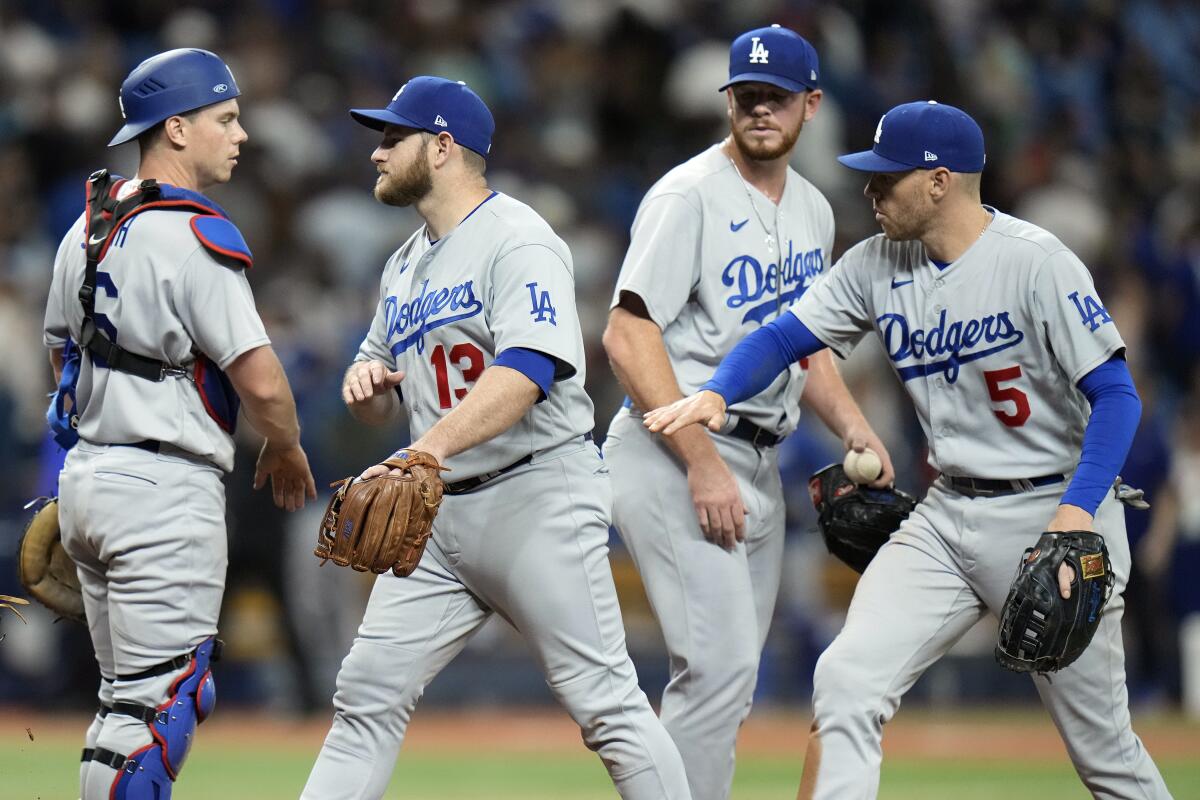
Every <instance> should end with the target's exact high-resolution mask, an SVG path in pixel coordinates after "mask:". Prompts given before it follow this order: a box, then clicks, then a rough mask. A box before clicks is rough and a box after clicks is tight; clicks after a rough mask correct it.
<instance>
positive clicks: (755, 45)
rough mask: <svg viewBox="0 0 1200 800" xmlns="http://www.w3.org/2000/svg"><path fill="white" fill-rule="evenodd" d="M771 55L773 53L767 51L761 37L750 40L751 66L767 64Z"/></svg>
mask: <svg viewBox="0 0 1200 800" xmlns="http://www.w3.org/2000/svg"><path fill="white" fill-rule="evenodd" d="M769 55H771V51H770V50H768V49H767V47H766V45H764V44H763V43H762V42H761V41H759V37H757V36H754V37H752V38H751V39H750V63H751V64H766V63H767V56H769Z"/></svg>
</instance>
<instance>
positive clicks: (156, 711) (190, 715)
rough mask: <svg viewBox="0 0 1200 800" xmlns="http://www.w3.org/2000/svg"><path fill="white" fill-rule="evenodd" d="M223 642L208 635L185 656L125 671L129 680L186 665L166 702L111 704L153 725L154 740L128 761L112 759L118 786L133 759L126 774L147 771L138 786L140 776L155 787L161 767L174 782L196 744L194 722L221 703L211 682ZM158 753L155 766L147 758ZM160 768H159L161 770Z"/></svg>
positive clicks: (132, 797) (135, 798) (131, 799)
mask: <svg viewBox="0 0 1200 800" xmlns="http://www.w3.org/2000/svg"><path fill="white" fill-rule="evenodd" d="M220 645H221V643H220V640H218V639H216V638H214V637H210V638H208V639H205V640H204V641H203V642H201V643H200V646H199V647H197V648H196V649H195V650H194V651H192V652H191V653H189V654H187V655H185V656H180V657H179V658H176V659H172V660H171V661H167V662H164V663H163V664H160V665H158V666H157V667H152V668H151V669H149V670H146V671H145V672H142V673H138V674H137V675H134V676H123V677H124V678H125V679H126V680H130V679H135V680H136V679H141V678H149V677H153V676H155V675H162V674H166V673H167V672H169V671H172V670H176V669H179V668H180V667H183V671H182V672H181V673H180V674H179V675H178V676H177V677H176V678H175V679H174V680H173V681H172V682H171V685H170V687H169V688H168V689H167V699H166V702H164V703H163V704H162V705H160V706H158V707H156V708H154V707H150V706H142V705H138V704H137V703H128V702H123V701H117V702H115V703H113V710H112V713H114V714H124V715H126V716H131V717H134V718H136V719H140V720H141V721H143V722H145V723H146V726H147V727H148V728H149V729H150V736H151V737H152V738H153V739H154V741H153V743H152V744H150V745H147V747H145V748H142V749H141V750H138V751H137V753H135V754H131V755H129V756H127V757H126V763H125V764H120V763H110V766H112V767H114V768H116V769H118V770H121V774H119V775H118V777H117V782H114V784H113V787H114V791H116V788H117V785H118V783H119V782H120V781H121V780H122V777H121V775H122V774H126V773H128V770H129V769H130V767H129V764H130V763H133V764H134V767H133V772H132V773H128V774H131V775H143V776H145V777H143V778H139V779H137V781H135V783H137V785H139V786H140V785H142V784H141V783H140V781H142V780H146V781H150V782H151V783H153V784H154V785H155V786H157V785H158V783H155V781H158V778H157V777H155V776H157V775H159V774H160V772H161V774H163V775H165V776H166V777H167V778H168V779H169V780H172V781H173V780H175V778H176V777H178V775H179V771H180V770H181V769H182V768H183V762H184V761H185V760H186V759H187V756H188V752H189V751H190V750H191V748H192V740H193V738H194V734H195V732H196V726H197V725H199V724H200V723H201V722H204V720H206V719H208V715H209V714H211V713H212V710H213V707H214V706H215V705H216V703H217V688H216V685H215V684H214V682H213V677H212V669H211V663H212V662H213V661H216V660H217V659H218V658H219V657H220V651H221V646H220ZM156 758H157V761H158V762H159V763H158V765H156V766H155V768H153V769H152V768H151V766H150V763H149V762H151V761H154V760H155V759H156ZM135 759H136V762H135ZM114 761H115V760H114ZM158 767H161V770H160V769H159V768H158ZM130 780H133V779H132V778H131V779H130ZM131 785H132V784H131ZM146 785H147V786H149V785H150V784H149V783H148V784H146ZM139 791H140V790H139ZM146 796H147V797H150V795H146ZM116 799H117V796H116V795H114V800H116ZM129 800H141V796H140V795H130V796H129Z"/></svg>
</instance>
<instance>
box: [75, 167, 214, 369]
mask: <svg viewBox="0 0 1200 800" xmlns="http://www.w3.org/2000/svg"><path fill="white" fill-rule="evenodd" d="M124 184H125V180H124V179H120V180H116V179H114V177H113V176H112V175H110V174H109V172H108V170H105V169H102V170H98V171H96V172H94V173H92V176H91V177H90V178H88V198H87V211H86V213H85V221H86V228H85V230H84V237H85V239H84V241H85V242H86V248H87V266H86V267H85V269H84V273H83V284H82V285H81V286H80V287H79V302H80V303H81V304H82V305H83V327H82V330H81V331H80V334H81V335H80V337H79V346H80V347H81V348H82V349H84V350H86V351H87V352H88V353H89V354H90V355H91V356H92V358H93V360H97V361H99V363H101V364H103V365H104V366H106V367H108V368H109V369H113V370H117V371H118V372H125V373H128V374H130V375H135V376H137V377H139V378H145V379H146V380H150V381H156V382H157V381H161V380H163V379H165V378H166V377H167V376H168V375H178V376H187V375H188V372H189V371H188V370H187V369H185V368H183V367H179V366H176V365H174V364H171V363H169V362H166V361H160V360H159V359H156V358H148V357H146V356H143V355H138V354H137V353H132V352H130V351H128V350H126V349H125V348H123V347H121V346H120V345H119V344H117V343H116V342H115V341H113V340H112V339H110V338H109V337H108V335H107V334H106V333H105V332H104V331H102V330H100V329H99V328H97V327H96V321H95V319H94V317H95V313H96V271H97V268H98V266H99V264H100V262H101V261H103V260H104V256H105V255H106V254H107V253H108V248H109V246H110V245H111V244H112V240H113V237H114V234H116V232H117V231H118V230H120V228H121V226H122V225H123V224H125V222H126V221H127V220H128V219H130V218H131V217H132V216H134V215H135V214H139V213H141V212H142V211H147V210H149V209H152V208H166V209H178V210H180V211H190V212H192V213H193V214H210V215H213V214H220V209H218V208H214V207H213V206H210V205H206V204H204V203H203V202H201V201H200V196H198V195H197V196H196V198H192V197H186V196H180V195H182V194H183V192H181V191H179V190H176V191H173V192H171V196H166V195H164V192H163V188H162V187H161V186H159V185H158V183H157V181H155V180H154V179H149V180H144V181H142V182H141V183H140V184H139V185H138V188H137V191H135V192H134V193H133V194H131V195H129V196H128V197H126V198H124V199H122V200H118V199H117V194H118V193H119V191H120V189H121V186H122V185H124ZM189 194H190V193H189Z"/></svg>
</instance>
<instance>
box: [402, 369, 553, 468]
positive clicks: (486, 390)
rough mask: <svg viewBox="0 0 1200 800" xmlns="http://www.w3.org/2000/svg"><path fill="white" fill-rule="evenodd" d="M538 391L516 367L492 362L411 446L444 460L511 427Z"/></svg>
mask: <svg viewBox="0 0 1200 800" xmlns="http://www.w3.org/2000/svg"><path fill="white" fill-rule="evenodd" d="M540 393H541V389H539V388H538V385H537V384H536V383H534V382H533V381H531V380H530V379H529V378H527V377H526V376H525V375H523V374H522V373H520V372H518V371H517V370H515V369H510V368H508V367H503V366H496V365H492V366H490V367H488V368H487V369H485V370H484V371H483V375H481V376H480V377H479V380H478V381H477V382H476V384H475V386H474V388H472V389H471V391H469V392H467V396H466V397H464V398H463V399H462V402H461V403H459V405H458V407H457V408H455V409H454V410H452V411H451V412H450V413H449V414H447V415H446V416H444V417H442V418H441V419H440V420H438V421H437V423H436V424H435V425H434V426H433V427H432V428H430V429H429V430H428V431H426V433H425V435H424V436H422V437H421V438H420V439H418V440H417V441H415V442H413V444H412V447H413V449H415V450H424V451H426V452H428V453H430V454H431V455H433V456H435V457H437V459H438V460H439V461H445V460H446V459H448V458H450V457H452V456H455V455H457V454H458V453H461V452H463V451H465V450H470V449H471V448H472V447H476V446H478V445H480V444H483V443H484V442H486V441H488V440H490V439H493V438H495V437H496V436H499V435H500V434H501V433H503V432H504V431H506V430H508V429H509V428H511V427H512V426H513V425H515V424H516V423H517V421H518V420H520V419H521V418H522V417H523V416H525V414H526V413H528V411H529V409H530V408H532V407H533V404H534V403H535V402H537V399H538V397H539V395H540Z"/></svg>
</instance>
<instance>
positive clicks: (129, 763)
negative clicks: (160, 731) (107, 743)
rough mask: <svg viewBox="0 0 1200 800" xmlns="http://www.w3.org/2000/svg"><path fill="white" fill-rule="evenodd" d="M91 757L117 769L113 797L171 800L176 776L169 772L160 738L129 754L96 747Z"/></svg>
mask: <svg viewBox="0 0 1200 800" xmlns="http://www.w3.org/2000/svg"><path fill="white" fill-rule="evenodd" d="M92 759H93V760H94V761H98V762H100V763H102V764H107V765H108V766H110V767H113V768H114V769H116V770H117V777H116V778H114V779H113V784H112V790H111V791H110V792H109V795H108V796H109V798H110V800H170V798H171V788H172V785H173V784H174V782H175V779H174V777H172V776H171V775H169V774H168V773H167V767H166V759H164V758H163V755H162V748H161V747H160V746H159V745H158V743H157V742H156V743H154V744H148V745H146V746H145V747H143V748H141V749H139V750H135V751H134V752H133V753H131V754H130V755H129V756H128V757H126V756H122V755H120V754H119V753H114V752H112V751H111V750H105V749H104V748H97V750H96V751H95V753H94V754H93V755H92Z"/></svg>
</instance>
